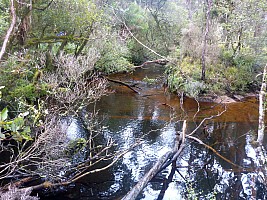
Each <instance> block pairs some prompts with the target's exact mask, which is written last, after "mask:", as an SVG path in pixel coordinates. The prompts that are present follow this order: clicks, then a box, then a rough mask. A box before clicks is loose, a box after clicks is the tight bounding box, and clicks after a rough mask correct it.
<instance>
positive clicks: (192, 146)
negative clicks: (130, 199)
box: [55, 66, 267, 200]
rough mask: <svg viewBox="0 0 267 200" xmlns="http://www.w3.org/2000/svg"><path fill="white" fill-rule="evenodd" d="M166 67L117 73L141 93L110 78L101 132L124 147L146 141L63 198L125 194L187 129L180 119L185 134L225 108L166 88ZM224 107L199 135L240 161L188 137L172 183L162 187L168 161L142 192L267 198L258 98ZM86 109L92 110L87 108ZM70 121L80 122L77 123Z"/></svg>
mask: <svg viewBox="0 0 267 200" xmlns="http://www.w3.org/2000/svg"><path fill="white" fill-rule="evenodd" d="M163 71H164V69H163V68H162V67H159V66H150V67H148V68H147V69H138V70H136V72H134V73H133V74H131V75H129V74H121V75H116V76H114V77H112V78H113V79H116V80H121V81H124V82H127V83H131V84H136V86H138V87H137V88H136V89H137V90H138V91H139V93H140V94H136V93H134V92H133V91H131V90H130V89H129V88H127V87H125V86H122V85H118V84H112V85H111V91H112V92H111V93H110V94H109V95H108V96H105V97H103V98H102V99H101V100H100V101H99V102H98V103H97V104H96V110H99V113H98V114H99V116H100V117H101V118H102V119H104V120H103V121H102V126H104V127H105V128H104V138H106V139H107V138H110V137H111V138H113V139H114V140H115V141H116V143H117V144H118V145H117V148H118V149H119V150H122V149H127V148H128V147H129V146H130V145H131V144H133V143H134V142H135V141H136V139H138V138H141V137H142V140H143V143H142V144H141V145H139V146H137V147H136V148H135V149H134V150H133V151H130V152H128V153H127V154H125V155H124V157H123V158H122V159H121V160H120V161H119V162H118V163H117V164H116V165H115V166H113V167H112V168H110V169H109V170H106V171H104V172H101V173H99V174H94V175H91V176H88V177H86V178H85V179H83V180H81V182H80V183H78V184H77V185H75V187H73V188H70V189H69V190H68V191H65V192H64V193H63V194H61V197H58V198H59V199H60V198H61V199H62V197H63V196H64V199H94V200H95V199H120V198H121V197H123V196H124V195H125V194H126V193H127V192H128V191H129V190H130V189H131V188H132V187H133V186H134V185H135V184H136V183H137V182H138V181H139V180H140V179H141V178H142V177H143V175H144V174H145V173H146V172H147V171H148V170H149V169H150V168H151V166H152V165H153V163H155V162H156V161H157V159H158V158H159V157H160V156H161V155H163V154H164V153H165V152H166V151H168V150H170V149H171V148H172V147H173V145H174V140H175V134H176V132H177V131H180V130H181V128H182V121H181V120H183V119H187V120H188V127H187V133H190V132H191V131H192V130H194V129H195V128H196V127H197V124H199V122H200V121H201V120H202V119H203V118H205V117H209V116H211V115H216V114H218V112H220V111H221V110H222V108H223V106H222V105H216V104H214V103H205V102H202V103H200V110H199V111H198V104H197V102H196V101H195V100H194V99H189V98H185V99H184V100H183V103H182V104H181V101H180V99H179V97H178V96H177V95H174V94H169V93H168V92H166V91H165V90H164V87H163V78H162V77H160V76H161V75H162V74H163ZM145 80H147V82H146V81H145ZM148 80H149V81H148ZM226 109H227V111H226V112H225V113H224V114H222V115H221V116H220V117H217V118H213V119H212V120H209V121H207V122H206V123H205V125H203V126H201V127H200V129H199V130H198V131H197V133H196V137H199V138H200V139H202V141H203V142H205V143H206V144H208V145H210V146H212V147H213V148H214V149H216V151H218V153H220V154H221V155H222V156H224V157H225V158H227V159H229V160H230V161H231V162H233V163H235V164H236V165H239V166H241V167H242V168H237V167H234V166H233V165H231V164H230V163H228V162H226V161H224V160H222V159H221V158H219V157H218V156H217V155H216V154H214V153H213V152H212V151H210V150H209V149H207V148H205V147H204V146H202V145H200V144H197V143H196V142H193V141H188V143H187V144H186V148H185V149H184V150H183V153H182V154H181V155H180V156H179V159H178V163H177V166H178V167H177V170H176V171H175V173H174V174H173V177H172V179H171V182H170V183H169V185H168V187H167V188H163V185H164V184H163V183H164V182H165V183H166V179H167V178H168V176H169V175H170V172H171V166H169V167H168V168H166V169H164V170H163V171H162V172H161V173H159V174H158V175H157V176H156V177H155V178H154V179H153V180H152V181H151V182H150V183H149V184H148V186H147V187H146V188H145V189H144V190H143V192H142V193H141V194H140V195H139V197H138V199H144V200H154V199H164V200H167V199H170V200H175V199H177V200H179V199H266V198H267V196H266V195H267V191H266V186H265V185H264V175H263V174H262V171H261V170H262V167H261V166H260V163H258V160H257V158H256V157H257V156H256V153H255V150H254V148H253V140H254V139H255V137H256V133H257V120H258V114H257V113H258V105H257V101H256V99H255V98H248V99H246V100H245V101H243V102H237V103H232V104H229V105H226ZM88 112H91V111H90V108H88ZM73 127H74V129H75V127H76V125H75V124H74V125H73ZM75 132H77V131H74V133H75ZM265 144H266V142H265ZM164 186H166V184H165V185H164ZM165 189H166V190H165ZM55 198H56V197H55Z"/></svg>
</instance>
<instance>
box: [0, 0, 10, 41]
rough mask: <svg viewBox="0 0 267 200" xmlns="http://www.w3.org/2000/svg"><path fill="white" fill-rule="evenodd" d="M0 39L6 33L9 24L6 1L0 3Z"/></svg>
mask: <svg viewBox="0 0 267 200" xmlns="http://www.w3.org/2000/svg"><path fill="white" fill-rule="evenodd" d="M0 8H1V9H0V38H1V37H2V36H3V35H4V34H5V33H6V30H7V28H8V24H9V12H8V8H9V3H8V1H6V0H1V1H0Z"/></svg>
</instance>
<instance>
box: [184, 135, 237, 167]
mask: <svg viewBox="0 0 267 200" xmlns="http://www.w3.org/2000/svg"><path fill="white" fill-rule="evenodd" d="M186 137H187V138H189V139H192V140H195V141H197V142H198V143H199V144H201V145H203V146H205V147H206V148H208V149H210V150H211V151H213V153H215V154H216V155H217V156H218V157H220V158H221V159H223V160H224V161H226V162H228V163H230V164H231V165H233V166H235V167H238V168H242V167H241V166H239V165H237V164H235V163H233V162H232V161H231V160H229V159H227V158H225V157H224V156H222V155H221V154H219V153H218V152H217V151H216V150H215V149H214V148H212V147H211V146H209V145H207V144H205V143H204V142H202V140H200V139H198V138H196V137H194V136H191V135H187V136H186Z"/></svg>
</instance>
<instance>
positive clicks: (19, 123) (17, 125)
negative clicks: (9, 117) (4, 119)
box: [11, 117, 24, 132]
mask: <svg viewBox="0 0 267 200" xmlns="http://www.w3.org/2000/svg"><path fill="white" fill-rule="evenodd" d="M23 125H24V119H23V118H21V117H18V118H15V119H14V120H13V122H12V124H11V131H13V132H17V131H18V130H20V129H21V128H22V127H23Z"/></svg>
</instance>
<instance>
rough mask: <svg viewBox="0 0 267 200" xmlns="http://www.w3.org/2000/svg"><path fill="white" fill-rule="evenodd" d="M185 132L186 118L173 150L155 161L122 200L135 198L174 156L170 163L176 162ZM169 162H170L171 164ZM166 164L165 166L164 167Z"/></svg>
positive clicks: (182, 146)
mask: <svg viewBox="0 0 267 200" xmlns="http://www.w3.org/2000/svg"><path fill="white" fill-rule="evenodd" d="M185 132H186V120H184V123H183V129H182V132H181V133H180V134H177V135H176V142H175V145H174V148H173V149H172V151H168V152H167V153H165V154H164V155H163V156H161V157H160V158H159V160H158V161H157V162H156V163H155V165H154V166H153V167H152V168H151V169H150V170H149V171H148V172H147V173H146V174H145V176H144V177H143V178H142V179H141V180H140V181H139V182H138V183H137V184H136V185H135V186H134V187H133V188H132V189H131V190H130V191H129V192H128V193H127V194H126V195H125V196H124V197H123V198H122V200H133V199H136V198H137V196H138V195H139V194H140V192H142V190H143V189H144V188H145V187H146V185H147V184H148V182H149V181H150V180H151V179H152V178H154V177H155V176H156V175H157V174H158V173H159V172H160V171H161V170H163V169H164V168H166V167H167V166H166V165H165V163H166V162H167V161H168V160H169V158H170V157H172V159H171V161H172V162H170V163H176V160H177V158H178V156H179V155H180V153H181V152H182V150H183V148H184V142H185ZM170 163H169V164H170ZM169 164H168V165H169ZM163 166H164V167H163Z"/></svg>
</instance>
